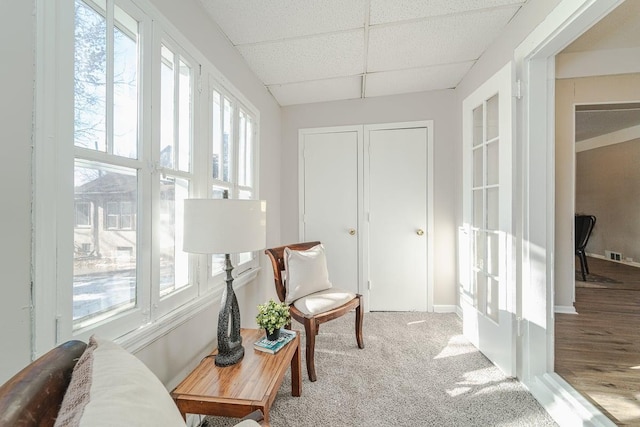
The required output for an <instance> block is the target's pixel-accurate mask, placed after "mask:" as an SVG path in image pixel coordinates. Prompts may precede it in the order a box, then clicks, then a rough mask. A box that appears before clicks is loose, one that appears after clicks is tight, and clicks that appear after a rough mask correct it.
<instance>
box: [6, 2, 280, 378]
mask: <svg viewBox="0 0 640 427" xmlns="http://www.w3.org/2000/svg"><path fill="white" fill-rule="evenodd" d="M149 2H150V3H152V4H153V5H154V6H155V7H156V8H157V9H158V10H159V11H160V12H161V13H162V14H163V15H164V16H165V17H167V18H168V19H169V20H170V21H171V22H172V23H173V24H174V25H175V26H176V27H177V28H178V30H179V31H181V32H182V33H183V35H185V36H186V37H187V38H188V39H189V40H190V42H191V43H192V44H193V45H194V46H195V47H196V48H198V49H199V50H200V51H201V52H202V53H203V54H205V55H206V56H207V57H208V58H209V60H210V61H211V62H212V63H213V64H214V65H216V67H217V68H218V69H219V70H220V71H221V72H222V73H223V74H224V75H225V76H226V78H227V79H228V81H229V82H230V83H231V84H232V85H234V86H235V87H236V88H237V89H239V90H240V92H242V94H243V95H244V96H245V97H246V98H247V99H248V100H249V101H250V102H251V103H253V104H254V105H255V106H256V107H257V108H258V109H259V110H260V114H261V117H260V120H261V134H260V143H261V146H260V196H261V198H263V199H265V200H267V208H268V215H267V244H275V243H278V242H279V241H280V220H279V218H280V211H279V209H280V140H281V138H280V135H281V128H280V126H281V111H280V107H279V106H278V105H277V103H276V102H275V100H274V99H273V97H272V96H271V95H270V94H269V93H268V92H267V91H266V89H265V88H264V86H263V85H262V84H261V83H260V82H259V81H258V79H257V78H256V77H255V76H254V75H253V73H252V72H251V71H250V70H249V69H248V67H247V66H246V64H245V62H244V60H243V59H242V57H241V56H240V55H239V54H238V53H237V52H236V51H235V50H234V49H233V48H232V46H231V45H230V43H229V41H228V40H227V39H226V37H224V36H223V35H222V34H221V33H220V31H219V30H218V29H217V27H215V25H214V24H213V22H212V21H210V20H209V19H208V18H207V15H206V14H205V11H204V8H203V7H202V6H201V4H200V3H199V2H198V1H196V0H181V1H180V2H176V1H173V0H149ZM34 4H35V1H34V0H31V1H29V0H2V13H0V35H2V36H3V38H2V40H5V41H6V40H9V41H10V43H3V44H2V47H0V54H1V55H2V58H4V60H3V62H2V67H0V85H1V88H0V93H1V94H2V95H1V96H0V102H1V104H0V124H1V127H0V129H1V130H0V132H1V135H2V141H3V149H4V151H3V153H4V154H3V157H2V158H3V160H4V161H3V162H2V167H0V185H2V194H3V200H4V201H3V202H2V207H1V208H0V219H1V220H2V224H3V225H4V229H3V232H4V233H3V239H2V243H3V244H2V245H1V248H0V275H1V276H0V279H1V280H2V285H1V286H2V291H1V292H2V297H1V298H0V325H1V326H0V355H1V356H0V383H3V382H4V381H6V380H7V379H8V378H10V377H11V376H12V375H13V374H15V373H16V372H17V371H18V370H19V369H21V368H22V367H23V366H24V365H26V364H27V363H29V361H30V354H31V327H32V324H31V311H30V309H29V307H30V298H31V272H30V268H31V237H32V235H31V227H32V224H31V192H32V185H31V172H32V171H31V162H32V158H31V156H32V152H31V150H32V114H33V84H34V58H35V55H34V39H35V25H36V22H35V15H34V12H33V11H34V8H35V6H34ZM7 159H9V160H7ZM266 263H267V260H266V257H265V256H264V255H261V265H264V266H265V267H267V268H264V269H263V270H262V272H261V274H260V275H259V276H258V279H257V280H256V281H255V282H254V283H251V284H249V285H247V286H245V287H244V288H242V289H241V290H240V291H239V292H238V299H239V302H240V305H241V312H242V316H243V317H242V323H243V326H250V327H251V326H254V325H255V319H254V316H255V306H256V304H257V303H258V302H262V301H263V300H264V299H266V298H268V297H269V296H271V295H272V289H273V281H272V280H273V279H272V277H271V273H270V271H271V267H270V266H269V265H267V264H266ZM217 313H218V305H217V304H216V305H214V306H212V307H210V308H208V309H207V310H205V311H203V312H202V313H200V314H198V315H197V316H196V317H195V318H193V319H191V320H190V321H188V322H186V323H184V324H182V325H179V326H177V328H176V329H174V330H172V331H171V332H169V333H168V334H166V335H165V336H163V337H162V338H160V339H159V340H157V341H156V342H154V343H152V344H151V345H149V346H147V347H146V348H143V349H142V350H140V351H139V352H138V353H137V355H138V357H140V359H142V360H143V362H145V363H146V364H147V365H148V366H149V367H150V368H151V369H152V370H153V371H154V372H155V373H156V374H157V375H158V376H159V378H160V380H161V381H163V382H164V383H165V384H166V385H168V386H170V387H172V386H174V385H175V383H176V381H177V380H179V379H180V378H181V377H182V376H184V375H185V374H186V372H188V370H189V369H191V368H192V367H193V366H194V365H195V364H196V363H197V362H198V361H199V360H200V357H201V355H202V354H203V353H206V352H208V351H210V350H211V346H212V345H213V343H214V340H215V336H216V325H217ZM203 325H204V326H203Z"/></svg>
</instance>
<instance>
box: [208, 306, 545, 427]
mask: <svg viewBox="0 0 640 427" xmlns="http://www.w3.org/2000/svg"><path fill="white" fill-rule="evenodd" d="M294 329H299V330H302V331H303V330H304V328H303V327H302V325H300V324H297V323H294ZM301 343H302V344H304V337H302V341H301ZM364 343H365V348H364V349H362V350H361V349H358V347H357V345H356V339H355V332H354V315H353V314H350V315H347V316H343V317H342V318H339V319H336V320H333V321H331V322H328V323H326V324H323V325H321V327H320V333H319V335H318V337H317V338H316V373H317V377H318V380H317V381H316V382H314V383H312V382H310V381H309V379H308V377H307V375H306V362H305V357H304V350H303V351H302V371H303V385H302V396H300V397H292V396H291V378H290V373H289V372H288V373H287V375H286V377H285V379H284V381H283V383H282V385H281V387H280V390H279V391H278V395H277V397H276V400H275V402H274V404H273V406H272V408H271V426H273V427H285V426H286V427H311V426H345V427H347V426H368V427H378V426H380V427H382V426H412V427H415V426H513V427H516V426H535V427H544V426H556V424H555V422H554V421H553V420H552V419H551V417H550V416H549V415H548V414H547V413H546V412H545V410H544V409H543V408H542V407H541V406H540V405H539V404H538V402H537V401H536V400H535V399H534V398H533V397H532V396H531V394H529V393H528V392H527V390H526V389H525V388H524V387H523V386H522V384H520V383H519V382H518V381H517V380H515V379H512V378H507V377H506V376H505V375H504V374H503V373H502V372H501V371H500V370H499V369H498V368H496V367H495V366H494V365H493V364H491V362H489V360H488V359H487V358H486V357H484V355H482V354H481V353H480V352H479V351H478V350H477V349H476V348H475V347H474V346H473V345H471V344H470V343H469V341H467V340H466V339H465V338H464V337H463V336H462V323H461V320H460V319H459V318H458V317H457V316H456V315H454V314H433V313H380V312H376V313H367V314H366V315H365V318H364ZM236 422H237V420H234V419H229V418H222V417H206V418H205V419H204V422H203V425H209V426H212V427H222V426H232V425H233V424H234V423H236Z"/></svg>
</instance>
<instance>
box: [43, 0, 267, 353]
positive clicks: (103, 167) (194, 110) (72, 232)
mask: <svg viewBox="0 0 640 427" xmlns="http://www.w3.org/2000/svg"><path fill="white" fill-rule="evenodd" d="M136 4H137V2H135V1H131V0H73V1H69V2H63V3H61V4H60V5H59V7H55V8H46V7H44V8H40V9H39V13H44V14H45V18H44V19H45V22H47V23H48V24H49V25H45V26H44V28H45V29H44V30H43V31H45V33H46V34H48V35H50V36H52V37H55V39H56V40H73V44H72V45H65V44H64V43H59V46H58V47H57V49H58V50H57V51H56V52H50V51H46V50H41V51H40V52H39V54H38V61H40V60H42V62H43V63H44V68H43V69H46V70H67V71H68V73H67V74H66V75H65V74H64V73H58V72H57V71H56V72H55V73H49V74H47V73H43V74H41V75H40V76H39V78H38V81H37V85H39V87H44V88H45V89H44V93H45V94H46V95H48V96H44V97H42V99H48V100H51V99H55V101H54V102H51V101H48V102H47V101H43V100H42V99H40V100H39V101H38V102H39V106H40V108H41V109H42V111H44V112H46V113H47V114H49V115H50V116H51V117H56V120H51V123H60V124H61V126H62V128H63V129H64V130H66V135H68V137H63V136H62V135H65V132H60V136H57V137H56V138H55V139H54V142H53V144H52V143H51V142H50V140H49V139H47V138H48V137H47V136H44V135H49V134H56V135H57V133H58V132H57V128H56V131H52V130H51V129H49V132H47V131H42V134H41V135H40V136H37V138H36V139H37V140H38V142H37V143H36V152H37V153H38V154H37V155H39V156H42V158H43V159H45V162H44V163H45V166H46V167H45V168H43V169H42V170H41V169H38V170H37V171H36V180H37V181H38V182H39V183H40V184H41V185H38V186H37V190H36V195H35V198H34V200H35V205H36V210H37V211H38V212H44V211H45V210H46V209H49V206H50V205H51V203H47V202H51V201H54V202H55V203H54V204H55V206H56V215H40V216H38V218H39V219H36V223H38V221H39V226H37V227H36V230H37V231H36V239H38V241H39V242H40V244H39V245H38V246H37V249H36V255H35V256H36V260H37V261H36V270H37V273H36V277H38V278H39V280H37V281H36V294H37V295H38V297H37V298H39V301H40V303H39V304H36V329H37V331H36V341H38V342H43V343H46V344H43V345H44V346H45V347H48V348H50V347H51V346H52V345H53V344H55V343H59V342H61V341H65V340H67V339H70V338H72V337H77V338H80V339H86V338H88V336H89V335H90V334H91V333H95V332H96V331H98V333H100V334H101V335H103V336H105V337H109V338H117V337H121V336H124V335H126V334H128V333H131V332H132V331H137V330H140V328H141V327H148V326H149V325H160V324H161V323H162V322H166V321H170V319H172V318H173V317H172V316H174V315H175V316H183V315H193V314H191V313H193V310H192V308H193V307H198V306H201V305H202V304H206V303H207V301H217V300H218V299H219V295H218V294H217V293H216V292H221V291H222V289H223V288H224V281H223V278H222V274H221V270H220V269H219V268H218V267H217V265H215V264H211V261H205V260H206V259H207V257H205V256H199V255H190V254H187V253H185V252H184V251H183V250H182V237H183V230H184V225H183V202H184V200H185V199H187V198H189V197H222V194H223V193H222V192H223V191H228V194H229V197H230V198H255V197H257V190H256V182H255V179H254V177H255V176H256V172H255V167H256V165H255V161H254V158H253V156H254V153H255V152H256V148H255V145H256V136H255V135H256V131H257V127H258V126H257V119H256V117H257V113H256V111H255V109H253V107H251V106H250V104H248V103H247V102H246V101H241V100H240V99H241V97H239V96H238V93H237V91H236V90H235V89H234V88H233V87H230V88H229V87H224V88H223V87H222V86H221V85H219V84H218V81H220V74H219V73H218V71H217V70H216V69H215V67H214V66H213V65H211V64H210V63H209V62H208V61H207V60H206V58H203V57H202V56H201V54H200V53H199V52H198V51H197V50H195V49H194V48H193V47H192V46H191V45H190V44H189V43H188V41H186V40H185V39H184V38H182V36H181V35H180V34H179V33H177V32H176V31H175V30H174V29H173V28H169V27H167V26H168V24H166V20H163V19H157V18H159V17H158V16H153V14H154V13H156V12H153V11H145V10H142V9H141V8H139V7H138V6H137V5H136ZM71 7H73V9H71ZM59 16H73V17H74V20H73V21H74V25H73V26H67V25H64V24H63V23H62V21H59V20H58V19H57V18H56V17H59ZM162 22H165V24H162ZM177 40H179V41H177ZM70 73H73V79H72V80H73V83H71V80H70V79H69V77H70V76H69V74H70ZM47 75H48V76H51V75H55V76H56V77H55V78H50V77H49V78H45V76H47ZM203 76H205V78H204V79H203ZM51 82H55V84H53V83H51ZM65 88H66V89H65ZM71 95H72V96H71ZM216 97H217V98H216ZM69 100H72V103H70V102H69ZM214 105H215V108H217V110H216V111H215V112H214V113H213V114H212V113H211V109H212V106H214ZM45 115H46V114H45ZM45 115H43V116H45ZM196 125H197V126H196ZM50 126H54V125H53V124H52V125H50ZM65 126H66V127H65ZM43 127H46V124H45V126H43ZM37 135H38V134H37ZM42 153H44V154H42ZM47 156H49V157H47ZM58 159H60V160H59V161H58ZM207 159H211V160H207ZM47 185H49V187H47ZM52 190H53V191H52ZM51 193H55V195H54V196H50V195H49V194H51ZM52 229H55V230H57V232H56V233H50V232H48V230H52ZM45 248H46V249H47V250H45ZM51 253H55V254H56V256H55V261H49V259H50V258H51V256H50V254H51ZM213 259H214V260H217V259H218V258H216V257H214V258H213ZM196 261H197V263H196ZM47 262H50V264H47ZM234 264H235V265H238V266H241V267H242V268H241V269H238V270H236V272H238V273H242V272H243V271H245V272H246V271H247V270H249V269H251V268H252V267H254V266H256V265H257V258H256V256H255V254H242V255H240V256H236V258H235V259H234ZM196 265H198V266H199V268H198V269H197V270H196V268H195V266H196ZM51 270H55V274H50V271H51ZM52 289H53V290H52ZM183 313H185V314H183ZM167 319H169V320H167ZM51 324H55V325H56V327H55V330H52V328H51V327H50V326H49V325H51ZM158 330H160V328H158Z"/></svg>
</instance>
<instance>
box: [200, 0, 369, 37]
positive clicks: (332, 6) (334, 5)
mask: <svg viewBox="0 0 640 427" xmlns="http://www.w3.org/2000/svg"><path fill="white" fill-rule="evenodd" d="M202 3H203V4H204V5H205V7H206V8H207V10H208V11H209V13H210V14H211V15H212V16H213V17H214V18H215V20H216V22H217V23H218V25H220V27H221V28H222V30H223V31H224V32H225V34H226V35H227V37H229V39H230V40H231V42H232V43H233V44H234V45H238V44H245V43H255V42H263V41H273V40H281V39H285V38H291V37H300V36H307V35H312V34H320V33H329V32H334V31H342V30H352V29H356V28H362V27H363V26H364V17H365V1H364V0H323V1H318V0H269V1H265V0H202Z"/></svg>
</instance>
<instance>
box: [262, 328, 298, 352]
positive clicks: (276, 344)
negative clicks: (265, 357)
mask: <svg viewBox="0 0 640 427" xmlns="http://www.w3.org/2000/svg"><path fill="white" fill-rule="evenodd" d="M295 336H296V332H295V331H290V330H288V329H280V338H278V339H277V340H275V341H269V340H268V339H267V337H266V336H264V337H262V338H261V339H259V340H258V341H256V342H255V343H253V348H255V349H256V350H258V351H264V352H265V353H270V354H276V353H277V352H278V351H280V350H281V349H282V347H284V346H285V345H287V344H289V342H290V341H291V340H292V339H294V338H295Z"/></svg>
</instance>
